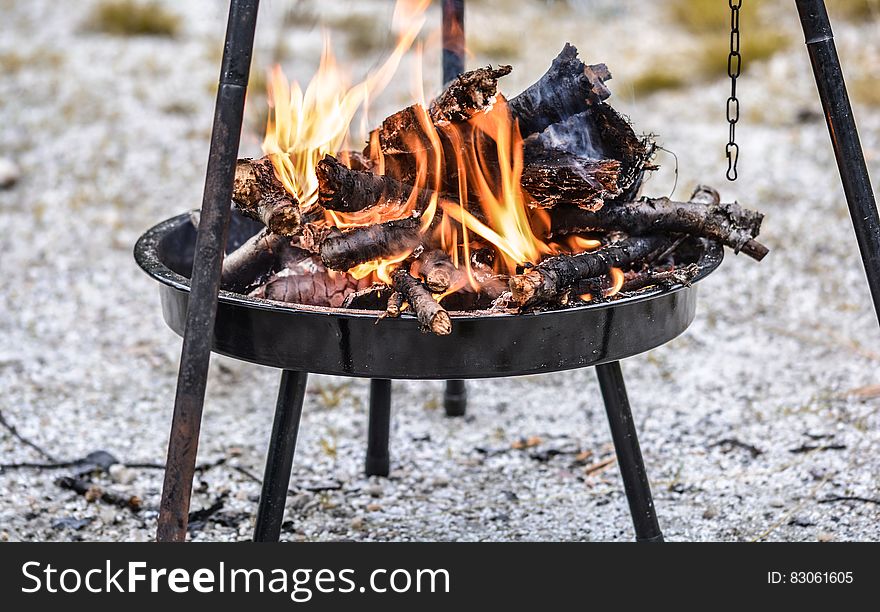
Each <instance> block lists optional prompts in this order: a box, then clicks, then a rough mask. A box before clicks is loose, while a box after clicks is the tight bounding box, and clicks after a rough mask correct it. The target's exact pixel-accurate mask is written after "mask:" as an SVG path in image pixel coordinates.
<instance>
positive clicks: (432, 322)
mask: <svg viewBox="0 0 880 612" xmlns="http://www.w3.org/2000/svg"><path fill="white" fill-rule="evenodd" d="M391 280H392V286H393V287H394V290H395V291H397V292H398V293H399V294H400V295H402V296H403V298H404V300H406V303H407V304H409V305H410V308H412V309H413V312H414V313H415V315H416V318H417V319H418V320H419V328H420V329H421V330H422V331H423V332H428V331H430V332H433V333H435V334H437V335H438V336H446V335H448V334H450V333H451V332H452V319H450V318H449V313H448V312H446V309H445V308H443V306H441V305H440V304H439V303H438V302H437V301H436V300H435V299H434V296H433V295H432V294H431V291H430V290H429V289H428V288H427V287H426V286H425V285H424V284H422V282H421V281H420V280H419V279H417V278H415V277H413V276H412V275H411V274H410V273H409V270H408V269H407V268H406V267H403V268H400V269H398V270H396V271H395V272H394V273H393V274H392V275H391Z"/></svg>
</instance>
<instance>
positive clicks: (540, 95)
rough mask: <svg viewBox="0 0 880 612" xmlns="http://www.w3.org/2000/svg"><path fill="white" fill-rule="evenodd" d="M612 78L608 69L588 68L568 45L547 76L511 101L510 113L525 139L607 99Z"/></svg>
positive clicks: (603, 66) (599, 66)
mask: <svg viewBox="0 0 880 612" xmlns="http://www.w3.org/2000/svg"><path fill="white" fill-rule="evenodd" d="M610 79H611V73H610V72H609V71H608V67H607V66H605V65H604V64H597V65H595V66H586V65H585V64H584V63H583V62H582V61H581V60H580V59H578V51H577V49H576V48H575V47H574V46H573V45H570V44H568V43H566V44H565V47H563V49H562V51H561V52H560V53H559V55H558V56H557V57H556V59H554V60H553V63H552V64H551V65H550V69H549V70H548V71H547V72H546V73H544V76H542V77H541V78H540V79H538V81H537V82H535V83H534V84H532V85H531V86H530V87H528V89H526V90H525V91H523V92H522V93H521V94H519V95H518V96H516V97H514V98H512V99H511V100H510V102H509V104H510V110H511V112H512V113H513V116H514V117H515V118H516V119H517V120H518V121H519V129H520V132H521V133H522V135H523V136H524V137H525V136H528V135H530V134H535V133H537V132H542V131H543V130H544V129H545V128H547V127H548V126H549V125H552V124H554V123H558V122H560V121H564V120H566V119H568V118H569V117H571V116H572V115H576V114H578V113H582V112H584V111H585V110H586V109H587V108H588V107H589V106H590V105H592V104H597V103H599V102H601V101H602V100H605V99H607V98H608V97H609V96H610V95H611V92H609V91H608V89H607V88H606V87H605V81H608V80H610Z"/></svg>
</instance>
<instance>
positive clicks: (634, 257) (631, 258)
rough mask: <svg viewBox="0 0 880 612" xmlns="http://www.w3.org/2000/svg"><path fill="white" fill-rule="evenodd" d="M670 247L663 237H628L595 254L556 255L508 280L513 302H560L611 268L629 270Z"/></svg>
mask: <svg viewBox="0 0 880 612" xmlns="http://www.w3.org/2000/svg"><path fill="white" fill-rule="evenodd" d="M671 245H672V240H671V239H670V238H668V237H666V236H647V237H630V238H627V239H625V240H621V241H620V242H617V243H615V244H612V245H609V246H606V247H603V248H601V249H599V250H597V251H591V252H587V253H579V254H577V255H557V256H556V257H551V258H550V259H545V260H544V261H542V262H541V263H539V264H538V265H537V266H535V267H534V268H531V269H530V270H529V271H527V272H526V273H524V274H518V275H516V276H512V277H511V278H510V292H511V294H512V297H513V301H514V302H516V303H517V304H519V305H521V306H526V305H529V304H533V303H536V302H552V301H556V300H558V299H559V297H560V296H562V295H563V294H564V293H565V292H566V291H567V290H568V289H569V288H570V287H571V286H572V285H574V284H575V283H576V282H578V281H580V280H583V279H587V278H595V277H597V276H601V275H603V274H607V273H608V271H609V270H611V268H629V267H630V266H632V265H633V264H634V263H636V262H639V261H642V260H645V259H648V258H649V257H650V256H651V255H652V254H654V253H659V252H662V251H665V250H666V249H668V248H669V247H670V246H671Z"/></svg>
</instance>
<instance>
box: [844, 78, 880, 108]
mask: <svg viewBox="0 0 880 612" xmlns="http://www.w3.org/2000/svg"><path fill="white" fill-rule="evenodd" d="M847 85H848V87H849V93H850V95H851V96H852V98H853V100H855V101H856V102H857V103H859V104H862V105H864V106H872V107H875V108H876V107H880V79H877V78H871V77H856V78H854V79H851V80H850V81H849V83H847Z"/></svg>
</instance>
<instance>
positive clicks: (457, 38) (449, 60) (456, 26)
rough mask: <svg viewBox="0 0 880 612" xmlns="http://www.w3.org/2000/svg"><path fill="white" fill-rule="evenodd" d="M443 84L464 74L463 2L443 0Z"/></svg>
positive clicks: (460, 0)
mask: <svg viewBox="0 0 880 612" xmlns="http://www.w3.org/2000/svg"><path fill="white" fill-rule="evenodd" d="M442 10H443V83H449V81H451V80H452V79H454V78H455V77H457V76H458V75H460V74H461V73H462V72H464V53H465V44H464V0H443V8H442Z"/></svg>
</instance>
